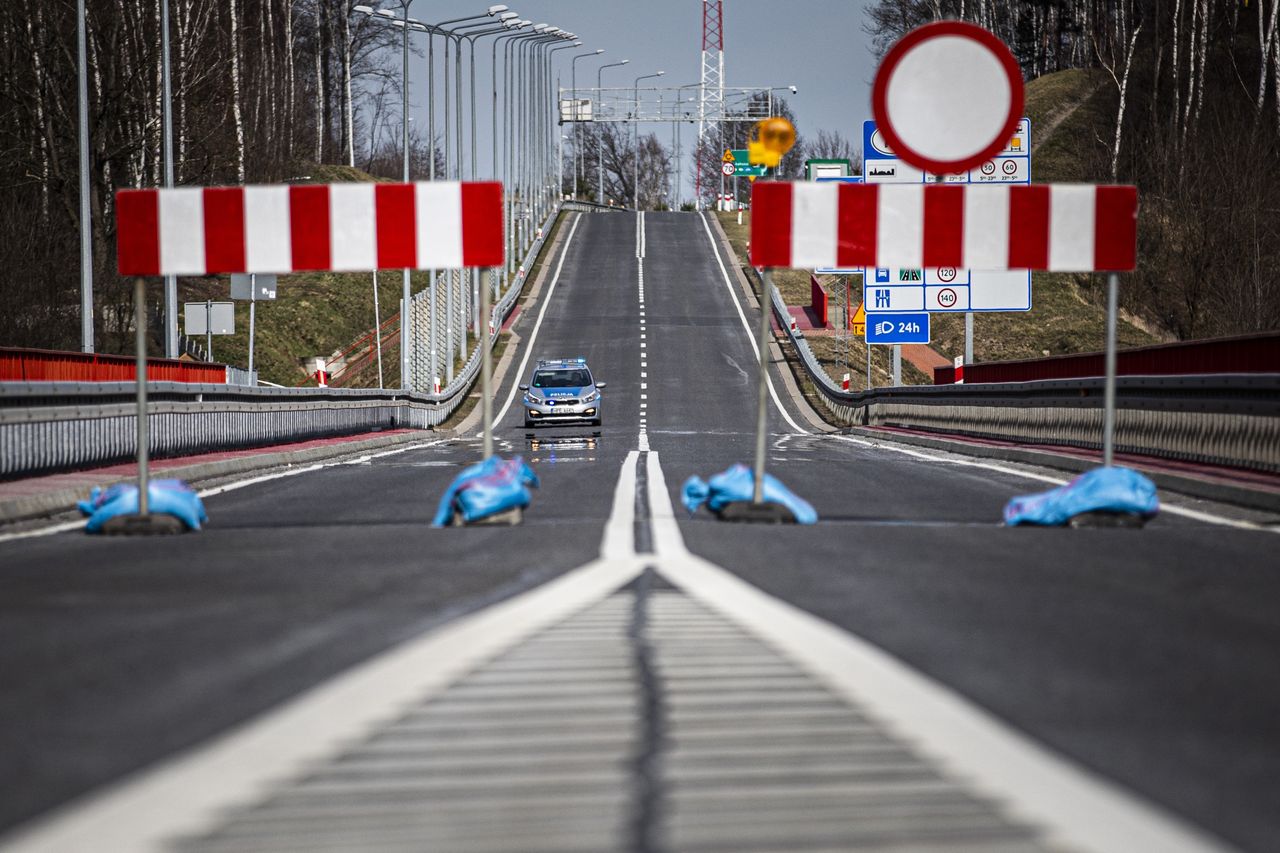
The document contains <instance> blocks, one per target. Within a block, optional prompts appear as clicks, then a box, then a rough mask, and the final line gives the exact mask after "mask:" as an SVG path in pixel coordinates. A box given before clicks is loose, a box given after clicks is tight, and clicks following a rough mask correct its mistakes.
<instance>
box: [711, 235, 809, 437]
mask: <svg viewBox="0 0 1280 853" xmlns="http://www.w3.org/2000/svg"><path fill="white" fill-rule="evenodd" d="M698 216H699V217H700V218H701V219H702V227H703V229H704V230H705V231H706V232H707V240H709V241H710V242H711V254H712V255H714V256H715V259H716V264H717V265H718V266H719V267H720V275H721V276H722V277H723V279H724V286H725V287H726V288H728V290H729V298H730V299H732V300H733V307H734V308H736V309H737V311H738V319H739V320H741V321H742V330H743V331H744V332H746V333H747V340H748V341H749V342H750V343H751V351H752V353H755V352H756V336H755V333H753V332H752V331H751V325H750V324H749V323H748V322H747V315H746V314H744V313H743V311H742V306H741V305H740V304H739V303H738V294H737V293H736V292H735V290H734V286H733V282H732V280H731V279H730V278H729V271H728V270H727V269H725V266H724V261H722V260H721V259H720V251H719V249H718V248H716V240H715V237H714V236H713V235H712V233H711V226H709V225H707V218H706V216H705V215H704V214H702V213H699V214H698ZM767 302H768V300H767V299H763V300H761V304H760V308H761V310H764V311H767V310H769V308H768V305H767ZM764 378H765V385H767V386H768V388H769V396H770V397H771V398H772V399H773V405H774V406H775V407H776V408H777V409H778V412H779V413H781V415H782V419H783V420H785V421H786V422H787V423H788V424H789V425H790V426H791V429H793V430H794V431H795V432H797V433H800V434H802V435H807V434H808V432H809V431H808V430H806V429H805V428H804V427H802V426H800V424H798V423H796V422H795V421H794V420H792V418H791V415H790V414H788V413H787V410H786V409H785V408H784V407H783V405H782V401H781V400H779V399H778V392H777V391H775V390H774V388H773V378H772V377H771V376H769V374H768V371H766V372H765V377H764Z"/></svg>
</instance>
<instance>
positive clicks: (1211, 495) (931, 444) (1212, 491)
mask: <svg viewBox="0 0 1280 853" xmlns="http://www.w3.org/2000/svg"><path fill="white" fill-rule="evenodd" d="M838 434H839V435H856V436H858V437H859V438H866V439H874V440H876V441H883V442H888V443H894V442H897V443H899V444H910V445H913V446H916V447H927V448H929V449H931V450H943V451H946V452H948V453H955V454H958V455H960V456H977V457H981V458H983V459H996V460H1000V461H1003V462H1022V463H1024V464H1027V465H1036V466H1039V467H1041V468H1052V469H1054V470H1058V471H1067V472H1070V473H1074V474H1080V473H1084V472H1085V471H1090V470H1092V469H1094V468H1097V467H1099V466H1100V465H1101V464H1102V463H1101V462H1100V461H1098V460H1092V459H1081V458H1079V457H1076V456H1070V455H1067V454H1065V453H1054V452H1053V451H1050V450H1039V449H1035V450H1033V449H1031V448H1023V447H991V446H989V445H984V444H976V443H972V442H969V441H966V440H965V439H963V438H948V437H944V436H937V437H934V436H925V435H910V434H903V433H896V432H895V433H885V432H881V431H880V430H877V429H871V428H868V427H846V428H844V429H841V430H839V432H838ZM1131 467H1134V469H1135V470H1138V471H1141V472H1142V474H1143V475H1145V476H1147V477H1149V478H1150V479H1151V481H1152V482H1154V483H1155V484H1156V485H1157V486H1158V487H1160V488H1163V489H1169V490H1170V491H1174V492H1178V493H1179V494H1183V495H1188V496H1190V497H1194V498H1202V499H1204V500H1211V501H1218V502H1220V503H1228V504H1233V505H1235V506H1240V507H1245V508H1247V509H1255V510H1264V511H1268V512H1280V493H1275V492H1267V491H1262V490H1260V489H1253V488H1249V487H1248V486H1243V485H1234V484H1231V483H1223V482H1218V481H1213V480H1204V479H1201V478H1199V477H1193V476H1190V475H1187V474H1178V473H1174V472H1170V471H1161V470H1159V469H1157V468H1151V467H1148V466H1144V465H1141V464H1138V465H1133V466H1131Z"/></svg>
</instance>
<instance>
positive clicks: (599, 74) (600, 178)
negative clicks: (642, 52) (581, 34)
mask: <svg viewBox="0 0 1280 853" xmlns="http://www.w3.org/2000/svg"><path fill="white" fill-rule="evenodd" d="M630 61H631V60H630V59H624V60H622V61H621V62H610V63H609V64H608V65H601V66H600V67H599V68H597V69H596V97H597V98H599V97H600V90H601V89H603V88H604V70H605V69H606V68H616V67H618V66H620V65H626V64H627V63H628V62H630ZM591 120H592V122H594V121H595V115H594V114H593V115H592V116H591ZM596 173H597V175H596V203H597V204H604V145H603V144H601V143H600V142H597V143H596Z"/></svg>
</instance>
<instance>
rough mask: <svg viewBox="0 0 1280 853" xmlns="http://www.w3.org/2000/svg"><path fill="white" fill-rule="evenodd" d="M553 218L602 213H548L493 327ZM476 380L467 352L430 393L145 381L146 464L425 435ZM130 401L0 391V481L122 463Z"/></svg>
mask: <svg viewBox="0 0 1280 853" xmlns="http://www.w3.org/2000/svg"><path fill="white" fill-rule="evenodd" d="M562 209H571V210H586V209H591V210H596V209H608V208H603V206H595V205H591V206H589V207H587V206H583V203H581V202H566V203H564V204H563V205H557V206H556V207H555V208H554V209H553V210H552V212H551V213H550V214H549V216H548V218H547V221H546V223H545V224H544V226H543V228H542V236H540V237H538V238H537V239H535V240H534V242H533V243H532V244H531V245H530V246H529V250H528V251H527V252H526V253H525V257H524V260H523V261H522V262H521V264H520V267H519V270H520V273H519V275H518V277H517V279H516V280H515V281H513V282H512V284H511V286H509V287H508V288H507V292H506V293H505V294H503V296H502V298H501V299H500V300H499V301H498V303H497V304H496V305H495V306H494V309H493V323H494V328H498V327H500V326H501V324H502V322H503V321H504V320H505V319H506V317H507V316H508V315H509V314H510V313H511V309H512V308H513V307H514V306H515V302H516V299H517V298H518V297H519V294H520V291H521V289H522V287H523V285H524V282H525V278H526V276H527V275H528V273H529V272H530V271H531V270H532V268H533V263H534V262H535V260H536V259H537V257H538V253H539V252H541V251H542V248H543V246H544V244H545V242H546V239H547V237H549V236H550V233H551V228H550V226H551V224H552V223H553V222H554V221H555V217H556V216H557V215H559V213H560V211H561V210H562ZM494 340H495V342H496V340H497V336H494ZM479 371H480V349H479V347H477V348H475V349H473V351H472V353H471V357H470V358H469V359H468V360H467V363H466V365H465V366H464V367H463V369H462V370H461V371H459V372H458V373H457V374H456V375H455V376H454V379H453V381H452V382H451V383H449V385H448V386H447V387H446V388H444V389H442V390H441V393H439V394H420V393H405V392H403V391H384V390H378V389H358V388H333V387H328V388H265V387H261V388H260V387H252V386H249V385H212V384H196V383H188V382H151V383H148V386H147V387H148V426H149V445H150V450H151V455H152V456H153V457H165V456H181V455H186V454H192V453H203V452H210V451H216V450H227V449H231V448H238V447H253V446H263V445H269V444H280V443H285V442H290V441H304V440H307V439H313V438H322V437H328V436H335V435H351V434H356V433H361V432H369V431H371V430H375V429H405V428H410V429H430V428H432V427H435V426H438V425H440V424H442V423H444V421H446V420H447V419H448V418H449V416H450V415H452V414H453V412H454V411H456V410H457V408H458V406H460V405H461V404H462V402H463V401H464V400H465V399H466V396H467V392H468V391H469V390H470V388H471V385H472V384H473V383H474V382H475V380H476V378H477V376H478V375H479ZM135 392H136V386H135V385H134V383H132V382H83V383H82V382H0V477H15V476H26V475H32V474H39V473H44V472H50V471H57V470H65V469H68V468H74V467H83V466H86V465H101V464H110V463H113V462H123V461H127V460H129V459H132V458H133V457H134V452H135V449H136V448H135V441H136V425H137V420H136V411H137V410H136V397H135Z"/></svg>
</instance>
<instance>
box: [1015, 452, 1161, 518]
mask: <svg viewBox="0 0 1280 853" xmlns="http://www.w3.org/2000/svg"><path fill="white" fill-rule="evenodd" d="M1159 511H1160V500H1159V499H1158V498H1157V497H1156V484H1155V483H1153V482H1151V480H1150V479H1148V478H1147V477H1144V476H1143V475H1142V474H1139V473H1138V472H1137V471H1134V470H1133V469H1131V468H1116V467H1112V468H1094V469H1093V470H1092V471H1087V472H1085V473H1084V474H1081V475H1080V476H1079V477H1076V478H1075V479H1074V480H1072V481H1071V482H1070V483H1067V484H1066V485H1065V486H1059V487H1058V488H1056V489H1051V490H1050V491H1047V492H1041V493H1040V494H1035V495H1023V496H1021V497H1016V498H1014V499H1013V500H1011V501H1009V503H1008V504H1006V505H1005V508H1004V522H1005V524H1008V525H1010V526H1014V525H1018V524H1041V525H1050V526H1059V525H1064V524H1068V523H1070V521H1071V519H1072V518H1074V517H1075V516H1077V515H1082V514H1084V513H1090V512H1103V513H1115V514H1128V515H1136V516H1139V517H1141V518H1151V517H1152V516H1154V515H1155V514H1156V513H1157V512H1159Z"/></svg>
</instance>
